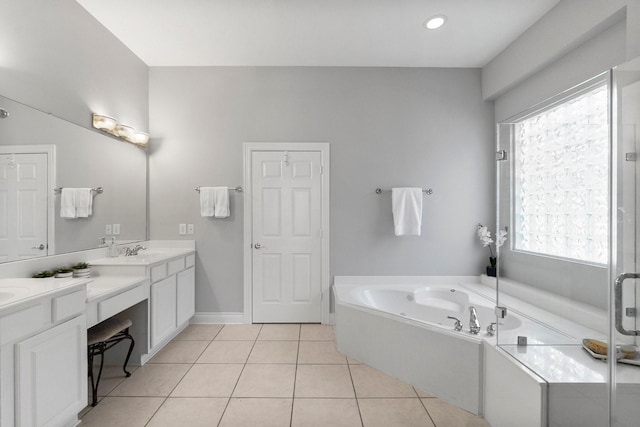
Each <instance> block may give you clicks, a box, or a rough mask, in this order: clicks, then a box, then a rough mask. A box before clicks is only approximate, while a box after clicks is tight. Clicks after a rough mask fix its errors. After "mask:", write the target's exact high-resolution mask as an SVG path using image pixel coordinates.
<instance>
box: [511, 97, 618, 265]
mask: <svg viewBox="0 0 640 427" xmlns="http://www.w3.org/2000/svg"><path fill="white" fill-rule="evenodd" d="M608 119H609V117H608V90H607V86H606V85H605V84H600V85H598V86H596V87H593V86H592V87H590V88H589V89H587V90H584V91H582V92H580V93H579V94H577V95H574V96H573V97H571V98H569V99H564V100H563V101H562V102H560V103H555V104H553V105H551V106H549V107H547V108H545V109H544V110H538V111H537V112H536V113H534V114H533V115H529V116H527V117H526V118H524V119H521V120H519V121H516V122H515V123H514V125H513V128H512V129H513V134H512V135H513V143H514V166H513V167H514V171H513V172H514V182H513V187H512V188H513V191H514V194H513V196H514V197H513V199H512V200H513V201H514V206H513V217H512V221H513V224H512V226H513V230H514V235H513V239H514V240H513V242H514V243H513V244H514V249H516V250H521V251H527V252H533V253H537V254H543V255H549V256H555V257H562V258H569V259H574V260H579V261H585V262H592V263H598V264H606V263H607V260H608V250H609V243H608V242H609V211H608V206H609V191H608V182H609V125H608V122H609V120H608Z"/></svg>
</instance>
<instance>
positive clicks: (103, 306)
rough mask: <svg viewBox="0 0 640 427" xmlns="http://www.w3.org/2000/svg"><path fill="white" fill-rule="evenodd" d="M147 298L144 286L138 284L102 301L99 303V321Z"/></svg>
mask: <svg viewBox="0 0 640 427" xmlns="http://www.w3.org/2000/svg"><path fill="white" fill-rule="evenodd" d="M145 298H146V297H145V294H144V286H138V287H135V288H133V289H129V290H128V291H126V292H123V293H121V294H118V295H115V296H113V297H111V298H109V299H106V300H104V301H100V302H99V303H98V322H102V321H103V320H105V319H108V318H109V317H111V316H113V315H114V314H118V313H120V312H121V311H123V310H126V309H127V308H129V307H131V306H132V305H135V304H137V303H139V302H140V301H142V300H144V299H145Z"/></svg>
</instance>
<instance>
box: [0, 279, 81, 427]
mask: <svg viewBox="0 0 640 427" xmlns="http://www.w3.org/2000/svg"><path fill="white" fill-rule="evenodd" d="M88 281H89V280H88V279H53V278H50V279H0V409H1V411H0V412H1V415H0V425H2V426H3V427H4V426H13V425H16V426H27V425H28V426H40V425H52V426H54V425H55V426H59V425H73V424H74V423H75V421H76V419H77V418H76V417H77V413H78V412H79V411H80V410H82V408H84V407H85V406H86V404H87V356H86V355H87V334H86V318H85V303H86V295H87V294H86V286H87V283H88Z"/></svg>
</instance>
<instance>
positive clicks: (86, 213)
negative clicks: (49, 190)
mask: <svg viewBox="0 0 640 427" xmlns="http://www.w3.org/2000/svg"><path fill="white" fill-rule="evenodd" d="M75 193H76V196H75V198H76V216H77V217H78V218H88V217H90V216H91V214H93V194H92V193H91V189H90V188H76V189H75Z"/></svg>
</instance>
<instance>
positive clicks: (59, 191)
mask: <svg viewBox="0 0 640 427" xmlns="http://www.w3.org/2000/svg"><path fill="white" fill-rule="evenodd" d="M63 188H64V187H56V188H54V189H53V192H54V193H55V194H60V193H62V189H63ZM91 191H93V192H94V193H96V194H102V193H103V192H104V189H103V188H102V187H97V188H92V189H91Z"/></svg>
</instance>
